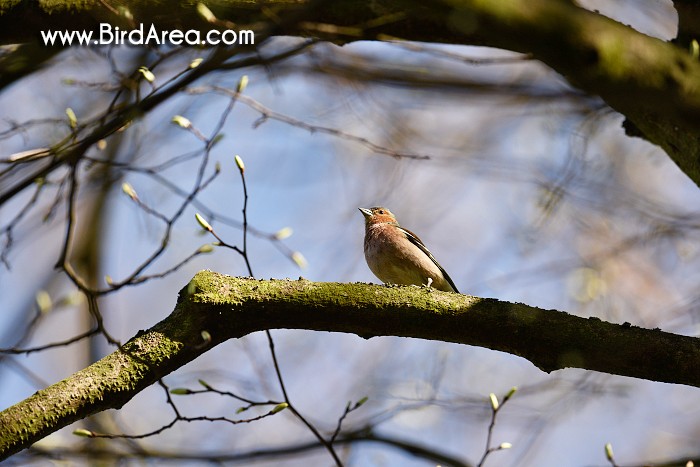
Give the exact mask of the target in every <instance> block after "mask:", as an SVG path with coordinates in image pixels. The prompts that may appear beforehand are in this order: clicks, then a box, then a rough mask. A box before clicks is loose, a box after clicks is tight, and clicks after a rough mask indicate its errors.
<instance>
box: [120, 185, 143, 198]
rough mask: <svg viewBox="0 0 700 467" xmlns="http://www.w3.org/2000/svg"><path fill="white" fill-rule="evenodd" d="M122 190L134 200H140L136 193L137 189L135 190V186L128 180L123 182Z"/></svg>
mask: <svg viewBox="0 0 700 467" xmlns="http://www.w3.org/2000/svg"><path fill="white" fill-rule="evenodd" d="M122 192H124V194H125V195H126V196H128V197H129V198H131V199H132V200H134V201H138V200H139V197H138V195H137V194H136V190H134V187H133V186H131V185H130V184H129V183H128V182H124V183H122Z"/></svg>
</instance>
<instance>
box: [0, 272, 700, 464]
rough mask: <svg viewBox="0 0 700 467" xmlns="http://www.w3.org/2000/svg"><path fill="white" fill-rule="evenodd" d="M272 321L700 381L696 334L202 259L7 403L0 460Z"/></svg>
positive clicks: (276, 325) (544, 364) (556, 365)
mask: <svg viewBox="0 0 700 467" xmlns="http://www.w3.org/2000/svg"><path fill="white" fill-rule="evenodd" d="M264 329H308V330H315V331H332V332H346V333H354V334H357V335H359V336H361V337H364V338H366V339H369V338H371V337H374V336H385V335H386V336H402V337H415V338H422V339H431V340H438V341H445V342H455V343H459V344H468V345H477V346H481V347H487V348H490V349H494V350H501V351H504V352H509V353H512V354H515V355H519V356H521V357H524V358H526V359H528V360H530V361H531V362H533V363H534V364H535V365H536V366H537V367H538V368H540V369H542V370H543V371H547V372H550V371H553V370H557V369H561V368H568V367H576V368H585V369H589V370H597V371H602V372H606V373H612V374H618V375H624V376H633V377H637V378H644V379H647V380H651V381H663V382H669V383H679V384H686V385H690V386H700V341H699V340H698V339H696V338H692V337H686V336H679V335H674V334H670V333H666V332H662V331H659V330H649V329H642V328H638V327H635V326H631V325H629V324H628V323H625V324H622V325H618V324H612V323H608V322H605V321H601V320H600V319H597V318H589V319H584V318H579V317H576V316H572V315H569V314H566V313H564V312H561V311H556V310H542V309H539V308H534V307H531V306H527V305H523V304H519V303H508V302H503V301H499V300H495V299H483V298H477V297H471V296H467V295H460V294H453V293H445V292H439V291H436V290H434V289H428V288H420V287H412V286H411V287H398V286H391V287H388V286H377V285H371V284H339V283H318V282H310V281H307V280H303V279H302V280H298V281H289V280H267V281H262V280H254V279H245V278H236V277H229V276H224V275H221V274H217V273H214V272H210V271H202V272H200V273H198V274H197V275H196V276H195V277H194V278H193V279H192V281H191V282H190V283H189V284H188V285H187V286H186V287H185V288H184V289H183V290H182V291H180V296H179V299H178V303H177V306H176V308H175V310H174V311H173V312H172V314H170V316H168V317H167V318H165V319H164V320H163V321H161V322H160V323H158V324H156V325H155V326H153V327H152V328H151V329H149V330H147V331H143V332H139V333H138V334H137V335H136V336H135V337H134V338H132V339H131V340H130V341H129V342H127V343H126V344H125V345H124V346H123V347H122V348H121V349H119V350H117V351H116V352H114V353H112V354H111V355H108V356H107V357H105V358H103V359H102V360H100V361H98V362H96V363H95V364H93V365H91V366H89V367H88V368H85V369H84V370H81V371H79V372H78V373H75V374H74V375H72V376H70V377H68V378H66V379H65V380H63V381H61V382H59V383H56V384H54V385H52V386H50V387H48V388H46V389H43V390H41V391H38V392H37V393H35V394H34V395H33V396H31V397H29V398H28V399H26V400H24V401H22V402H20V403H18V404H16V405H14V406H12V407H10V408H8V409H6V410H5V411H3V412H0V426H1V427H2V430H0V460H1V459H4V458H6V457H8V456H10V455H12V454H14V453H16V452H18V451H20V450H21V449H24V448H26V447H28V446H30V445H31V444H32V443H34V442H36V441H38V440H39V439H41V438H43V437H44V436H46V435H48V434H50V433H52V432H54V431H56V430H58V429H59V428H62V427H64V426H66V425H68V424H70V423H73V422H75V421H77V420H80V419H82V418H85V417H87V416H89V415H92V414H94V413H97V412H100V411H103V410H106V409H112V408H120V407H122V406H123V405H124V404H125V403H126V402H128V401H129V400H131V398H133V397H134V396H135V395H136V394H138V393H139V392H140V391H142V390H143V389H144V388H146V387H148V386H150V385H151V384H153V383H154V382H156V381H157V380H158V379H159V378H162V377H163V376H165V375H167V374H169V373H170V372H172V371H174V370H176V369H177V368H179V367H181V366H183V365H185V364H186V363H188V362H190V361H192V360H194V359H195V358H197V357H198V356H199V355H201V354H202V353H204V352H206V351H207V350H209V349H210V348H212V347H214V346H216V345H218V344H220V343H222V342H224V341H226V340H228V339H231V338H239V337H242V336H245V335H247V334H250V333H252V332H255V331H261V330H264ZM202 331H207V332H208V334H209V335H210V336H211V340H210V341H204V340H203V338H202Z"/></svg>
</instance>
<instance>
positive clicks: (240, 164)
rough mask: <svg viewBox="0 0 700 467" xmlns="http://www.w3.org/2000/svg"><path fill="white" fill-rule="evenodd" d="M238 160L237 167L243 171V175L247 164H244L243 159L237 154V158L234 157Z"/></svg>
mask: <svg viewBox="0 0 700 467" xmlns="http://www.w3.org/2000/svg"><path fill="white" fill-rule="evenodd" d="M234 159H235V160H236V165H237V166H238V170H240V171H241V173H244V172H245V164H244V163H243V159H241V156H239V155H238V154H236V157H234Z"/></svg>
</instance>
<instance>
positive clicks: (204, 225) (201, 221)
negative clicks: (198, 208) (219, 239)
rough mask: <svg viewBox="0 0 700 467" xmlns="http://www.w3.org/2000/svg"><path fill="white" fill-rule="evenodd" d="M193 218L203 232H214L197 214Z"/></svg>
mask: <svg viewBox="0 0 700 467" xmlns="http://www.w3.org/2000/svg"><path fill="white" fill-rule="evenodd" d="M194 217H195V219H197V222H199V225H201V226H202V228H203V229H204V230H206V231H208V232H212V231H213V230H214V229H212V228H211V225H209V222H207V221H205V220H204V218H203V217H202V216H200V215H199V213H195V215H194Z"/></svg>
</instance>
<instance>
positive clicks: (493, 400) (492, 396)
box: [489, 393, 499, 411]
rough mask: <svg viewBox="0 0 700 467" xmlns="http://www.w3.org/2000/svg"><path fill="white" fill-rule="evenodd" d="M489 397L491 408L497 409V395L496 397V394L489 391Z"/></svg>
mask: <svg viewBox="0 0 700 467" xmlns="http://www.w3.org/2000/svg"><path fill="white" fill-rule="evenodd" d="M489 399H490V400H491V408H492V409H493V410H494V411H496V410H498V406H499V404H498V397H496V394H494V393H491V394H489Z"/></svg>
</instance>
